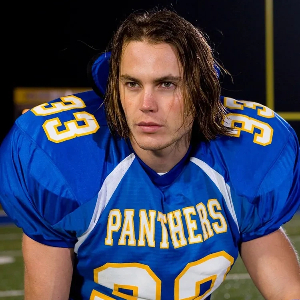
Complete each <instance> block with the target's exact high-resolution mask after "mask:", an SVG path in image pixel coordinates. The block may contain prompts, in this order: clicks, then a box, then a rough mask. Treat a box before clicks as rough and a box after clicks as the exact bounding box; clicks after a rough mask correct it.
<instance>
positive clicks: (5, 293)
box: [0, 290, 24, 298]
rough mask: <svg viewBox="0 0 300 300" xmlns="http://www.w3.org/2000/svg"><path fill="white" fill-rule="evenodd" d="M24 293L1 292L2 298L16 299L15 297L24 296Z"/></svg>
mask: <svg viewBox="0 0 300 300" xmlns="http://www.w3.org/2000/svg"><path fill="white" fill-rule="evenodd" d="M23 295H24V291H22V290H20V291H0V298H4V297H15V296H23Z"/></svg>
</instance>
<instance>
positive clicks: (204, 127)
mask: <svg viewBox="0 0 300 300" xmlns="http://www.w3.org/2000/svg"><path fill="white" fill-rule="evenodd" d="M130 41H147V42H150V43H168V44H170V45H172V46H173V47H174V48H175V49H176V50H177V55H178V59H179V61H180V63H181V65H182V68H183V82H184V84H183V98H184V112H183V113H184V114H183V115H185V116H186V115H190V114H192V116H193V117H194V122H193V129H192V138H193V139H196V140H198V141H199V140H200V139H201V138H204V139H206V140H211V139H214V138H216V137H217V136H218V135H227V134H229V129H228V128H227V127H225V126H224V125H223V120H224V117H225V114H226V109H225V107H224V106H223V105H222V103H221V102H220V93H221V87H220V83H219V79H218V75H217V72H216V69H215V66H219V64H218V63H217V62H216V60H215V59H214V57H213V53H212V49H211V47H210V46H209V44H208V42H207V39H206V38H205V37H204V34H203V33H202V32H201V31H200V30H199V29H198V28H196V27H195V26H194V25H192V24H191V23H190V22H189V21H187V20H186V19H184V18H183V17H181V16H179V15H178V14H177V13H176V12H174V11H171V10H168V9H165V8H164V9H158V8H155V9H152V10H149V11H136V12H134V13H131V14H130V15H129V16H128V17H127V18H126V19H125V21H124V22H123V23H122V24H121V25H120V27H119V28H118V30H117V31H116V32H115V34H114V36H113V38H112V40H111V43H110V45H109V48H108V49H107V50H108V51H111V58H110V70H109V78H108V85H107V90H106V95H105V99H104V106H105V110H106V115H107V122H108V126H109V127H110V130H111V131H112V133H116V134H118V135H120V136H121V137H123V138H127V137H129V134H130V132H129V128H128V125H127V122H126V118H125V114H124V111H123V108H122V105H121V101H120V95H119V71H120V63H121V56H122V50H123V47H124V45H126V44H128V43H129V42H130ZM219 67H221V66H219ZM221 68H222V67H221ZM223 70H225V69H223ZM225 71H226V70H225Z"/></svg>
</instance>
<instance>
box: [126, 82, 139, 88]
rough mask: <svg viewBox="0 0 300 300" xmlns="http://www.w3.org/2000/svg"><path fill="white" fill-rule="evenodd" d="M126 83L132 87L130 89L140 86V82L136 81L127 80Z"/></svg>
mask: <svg viewBox="0 0 300 300" xmlns="http://www.w3.org/2000/svg"><path fill="white" fill-rule="evenodd" d="M125 85H126V86H127V87H128V88H130V89H134V88H138V87H139V84H138V83H137V82H135V81H127V82H126V83H125Z"/></svg>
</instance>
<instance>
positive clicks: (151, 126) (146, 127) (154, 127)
mask: <svg viewBox="0 0 300 300" xmlns="http://www.w3.org/2000/svg"><path fill="white" fill-rule="evenodd" d="M137 125H138V128H139V129H141V130H142V132H145V133H155V132H157V131H158V130H159V129H160V128H162V125H160V124H158V123H155V122H140V123H138V124H137Z"/></svg>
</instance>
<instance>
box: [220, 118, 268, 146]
mask: <svg viewBox="0 0 300 300" xmlns="http://www.w3.org/2000/svg"><path fill="white" fill-rule="evenodd" d="M236 123H239V124H241V127H237V126H235V124H236ZM224 124H225V126H227V127H231V128H233V132H232V133H231V134H232V135H233V136H236V137H239V136H240V133H241V130H243V131H246V132H249V133H251V134H253V133H254V129H255V128H256V129H259V130H260V133H254V138H253V142H254V143H256V144H259V145H262V146H266V145H269V144H271V143H272V138H273V128H272V127H271V126H270V125H269V124H267V123H265V122H261V121H258V120H256V119H253V118H250V117H248V116H245V115H240V114H232V113H230V114H227V115H226V118H225V120H224Z"/></svg>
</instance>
